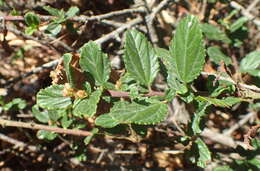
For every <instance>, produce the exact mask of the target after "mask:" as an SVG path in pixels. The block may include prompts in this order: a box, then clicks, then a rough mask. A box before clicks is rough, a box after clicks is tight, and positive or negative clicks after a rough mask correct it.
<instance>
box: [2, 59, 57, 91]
mask: <svg viewBox="0 0 260 171" xmlns="http://www.w3.org/2000/svg"><path fill="white" fill-rule="evenodd" d="M60 60H61V59H55V60H53V61H51V62H48V63H46V64H43V65H42V66H39V67H37V68H35V69H33V70H32V71H30V72H27V73H24V74H21V75H20V76H19V77H16V78H14V79H12V80H9V81H7V82H6V83H5V84H4V87H5V88H9V87H11V86H12V84H13V83H16V82H17V81H20V80H21V79H23V78H26V77H28V76H30V75H32V74H37V73H39V72H41V71H43V70H44V69H50V68H53V67H54V66H56V65H57V64H58V63H59V62H60Z"/></svg>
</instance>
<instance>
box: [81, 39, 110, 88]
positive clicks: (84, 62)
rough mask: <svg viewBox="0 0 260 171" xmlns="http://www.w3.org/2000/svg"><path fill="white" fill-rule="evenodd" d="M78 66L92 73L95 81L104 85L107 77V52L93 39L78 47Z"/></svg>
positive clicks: (108, 67)
mask: <svg viewBox="0 0 260 171" xmlns="http://www.w3.org/2000/svg"><path fill="white" fill-rule="evenodd" d="M79 64H80V67H81V68H82V69H83V70H84V71H86V72H89V73H90V74H92V76H93V77H94V78H95V80H96V83H97V84H99V85H102V86H104V85H105V83H106V82H107V80H108V79H109V74H110V66H109V61H108V57H107V54H105V53H103V52H102V51H101V49H100V47H99V46H98V45H97V44H96V43H95V42H93V41H91V42H88V43H87V44H85V45H84V46H83V47H82V48H81V49H80V61H79Z"/></svg>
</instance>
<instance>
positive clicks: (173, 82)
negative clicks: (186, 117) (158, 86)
mask: <svg viewBox="0 0 260 171" xmlns="http://www.w3.org/2000/svg"><path fill="white" fill-rule="evenodd" d="M167 83H168V85H169V87H170V88H171V89H173V90H174V91H175V92H176V93H178V94H185V93H187V92H188V88H187V87H186V85H184V84H183V83H181V82H180V81H179V80H177V79H176V77H175V76H174V75H173V74H172V73H169V75H168V77H167Z"/></svg>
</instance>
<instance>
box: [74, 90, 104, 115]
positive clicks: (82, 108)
mask: <svg viewBox="0 0 260 171" xmlns="http://www.w3.org/2000/svg"><path fill="white" fill-rule="evenodd" d="M101 94H102V91H101V90H100V89H98V90H96V91H94V92H93V93H91V95H90V96H89V98H85V99H81V100H80V102H78V103H77V104H76V105H75V106H74V109H73V115H75V116H78V117H82V116H83V117H92V116H94V115H95V113H96V110H97V104H98V102H99V100H100V96H101Z"/></svg>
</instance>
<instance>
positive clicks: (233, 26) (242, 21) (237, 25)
mask: <svg viewBox="0 0 260 171" xmlns="http://www.w3.org/2000/svg"><path fill="white" fill-rule="evenodd" d="M247 21H248V18H247V17H240V18H239V19H238V20H236V21H235V22H234V23H233V24H231V26H230V27H229V30H230V32H231V33H233V32H235V31H237V30H238V29H239V28H241V27H242V26H243V25H244V24H245V23H246V22H247Z"/></svg>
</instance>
